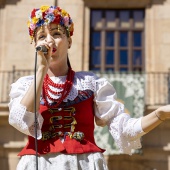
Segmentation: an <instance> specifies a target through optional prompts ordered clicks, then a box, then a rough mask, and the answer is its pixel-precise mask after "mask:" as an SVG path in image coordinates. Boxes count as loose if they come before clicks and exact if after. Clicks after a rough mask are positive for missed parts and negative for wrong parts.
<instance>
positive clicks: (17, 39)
mask: <svg viewBox="0 0 170 170" xmlns="http://www.w3.org/2000/svg"><path fill="white" fill-rule="evenodd" d="M42 4H46V5H51V4H52V5H58V6H61V7H62V8H63V9H66V10H67V11H69V13H70V15H71V16H72V18H73V21H74V24H75V33H74V36H73V45H72V48H71V49H70V50H69V56H70V60H71V64H72V67H73V68H74V69H75V70H76V71H78V70H85V71H87V70H89V63H90V61H89V60H90V58H89V55H90V31H91V30H90V19H91V18H90V17H91V9H143V10H144V12H145V20H144V24H145V29H144V35H143V36H144V53H145V54H144V55H145V60H144V71H146V72H161V73H162V72H163V73H164V72H168V71H169V68H170V62H169V59H170V58H169V54H170V29H169V28H170V15H169V11H170V0H138V1H137V0H129V1H124V0H98V1H97V2H96V1H95V0H36V1H30V0H0V22H1V26H0V72H2V71H4V70H5V71H10V70H12V68H13V66H14V65H15V67H16V68H17V69H21V70H32V69H33V68H34V45H33V44H32V45H30V39H29V36H28V30H27V25H26V23H27V16H28V15H29V12H30V11H31V10H32V8H34V7H39V6H40V5H42ZM160 81H161V79H160V80H159V81H158V82H154V81H153V83H152V84H151V85H150V88H151V89H152V93H148V94H147V93H146V96H145V98H146V101H147V100H148V98H149V100H150V101H151V102H149V104H148V103H146V105H145V112H144V115H146V114H148V113H149V112H151V111H152V110H154V109H156V108H157V107H158V106H160V105H162V103H160V104H159V103H158V104H155V102H154V95H153V94H156V95H157V96H158V97H160V98H161V97H162V96H161V91H156V89H155V86H157V85H158V84H159V83H160ZM3 83H4V82H3V81H1V82H0V89H1V88H2V85H3ZM162 83H163V82H162ZM0 95H1V96H2V95H3V94H2V93H1V94H0ZM8 114H9V113H8V107H7V102H1V103H0V134H1V137H0V165H1V168H0V169H2V170H14V169H15V167H16V164H17V162H18V160H19V158H18V157H17V153H18V152H19V151H20V150H21V148H23V146H24V145H25V143H26V141H27V138H26V136H25V135H23V134H21V133H19V132H18V131H17V130H15V129H14V128H13V127H11V126H9V124H8ZM169 130H170V125H169V121H167V122H165V123H164V124H162V125H160V126H159V127H158V128H156V129H155V130H153V131H152V132H150V133H149V134H147V135H145V136H144V137H143V138H142V144H143V148H142V150H141V152H140V153H136V154H134V155H132V156H129V155H116V154H115V155H106V160H107V163H108V166H109V169H110V170H136V169H138V170H170V135H169Z"/></svg>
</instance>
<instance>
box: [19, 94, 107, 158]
mask: <svg viewBox="0 0 170 170" xmlns="http://www.w3.org/2000/svg"><path fill="white" fill-rule="evenodd" d="M40 114H42V116H43V118H44V122H43V126H42V139H41V140H37V142H38V154H39V155H41V154H47V153H57V152H60V153H67V154H81V153H89V152H104V151H105V150H103V149H101V148H99V147H98V146H97V145H96V144H95V140H94V112H93V97H90V98H88V99H86V100H84V101H81V102H79V103H76V104H73V105H71V106H69V107H66V108H56V109H49V108H47V107H46V106H44V105H40ZM60 138H62V139H63V141H61V140H60ZM31 154H33V155H35V139H34V138H33V137H31V136H28V143H27V145H26V146H25V147H24V149H23V150H22V151H21V152H20V153H19V154H18V155H19V156H22V155H31Z"/></svg>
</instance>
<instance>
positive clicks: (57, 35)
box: [53, 32, 61, 37]
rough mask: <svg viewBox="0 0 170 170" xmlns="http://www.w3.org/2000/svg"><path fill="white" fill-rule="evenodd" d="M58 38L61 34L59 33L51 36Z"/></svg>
mask: <svg viewBox="0 0 170 170" xmlns="http://www.w3.org/2000/svg"><path fill="white" fill-rule="evenodd" d="M60 36H61V33H59V32H56V33H54V34H53V37H60Z"/></svg>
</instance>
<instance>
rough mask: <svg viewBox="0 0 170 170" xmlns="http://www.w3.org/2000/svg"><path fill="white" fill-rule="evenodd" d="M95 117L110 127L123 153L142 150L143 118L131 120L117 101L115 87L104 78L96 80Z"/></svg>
mask: <svg viewBox="0 0 170 170" xmlns="http://www.w3.org/2000/svg"><path fill="white" fill-rule="evenodd" d="M94 102H95V106H94V107H95V116H96V117H97V120H100V121H103V122H104V123H105V124H107V125H108V128H109V132H110V133H111V135H112V137H113V138H114V140H115V142H116V144H117V146H118V147H119V149H120V152H121V153H125V154H129V155H131V153H132V149H139V148H141V141H140V137H141V136H142V135H144V134H145V132H144V131H143V130H142V126H141V118H131V117H130V115H129V114H127V113H125V112H124V105H123V104H122V103H120V102H118V101H116V92H115V89H114V87H113V86H112V85H111V84H110V83H109V82H108V81H107V80H106V79H104V78H101V79H98V80H96V89H95V97H94Z"/></svg>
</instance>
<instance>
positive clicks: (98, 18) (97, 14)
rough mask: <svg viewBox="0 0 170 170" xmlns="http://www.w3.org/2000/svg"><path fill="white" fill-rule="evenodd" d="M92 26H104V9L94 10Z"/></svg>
mask: <svg viewBox="0 0 170 170" xmlns="http://www.w3.org/2000/svg"><path fill="white" fill-rule="evenodd" d="M92 27H97V28H100V27H102V11H92Z"/></svg>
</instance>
